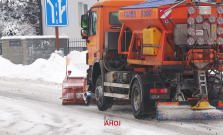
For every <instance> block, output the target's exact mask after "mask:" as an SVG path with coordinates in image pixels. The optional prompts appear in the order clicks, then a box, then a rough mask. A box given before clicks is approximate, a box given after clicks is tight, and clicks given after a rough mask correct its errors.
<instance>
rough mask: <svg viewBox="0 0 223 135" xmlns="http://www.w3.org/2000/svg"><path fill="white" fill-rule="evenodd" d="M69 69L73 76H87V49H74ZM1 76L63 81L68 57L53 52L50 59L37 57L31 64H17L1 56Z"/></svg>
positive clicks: (70, 56)
mask: <svg viewBox="0 0 223 135" xmlns="http://www.w3.org/2000/svg"><path fill="white" fill-rule="evenodd" d="M68 57H69V58H71V62H70V65H69V66H68V70H71V71H72V74H71V75H72V76H81V77H85V76H86V70H87V68H88V66H87V65H86V64H85V61H86V51H85V52H78V51H72V52H71V53H70V54H69V55H68ZM0 63H1V65H0V77H7V78H19V79H31V80H36V79H41V80H44V81H49V82H55V83H62V81H63V79H64V77H65V74H66V57H61V56H60V55H58V54H56V53H53V54H51V56H50V58H49V59H48V60H45V59H37V60H36V61H35V62H34V63H33V64H31V65H16V64H13V63H11V62H10V61H9V60H7V59H4V58H2V57H0Z"/></svg>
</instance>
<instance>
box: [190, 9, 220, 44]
mask: <svg viewBox="0 0 223 135" xmlns="http://www.w3.org/2000/svg"><path fill="white" fill-rule="evenodd" d="M195 12H196V11H195V8H194V7H192V6H190V7H188V9H187V13H188V15H189V17H188V19H187V23H188V26H189V28H188V29H187V34H188V36H189V37H188V39H187V44H188V45H190V46H192V45H194V44H195V43H196V44H197V45H204V44H205V43H207V44H208V45H214V44H215V39H214V38H212V37H209V38H207V39H206V38H204V37H202V36H201V37H200V36H199V37H198V38H197V39H195V37H194V36H196V29H194V28H193V26H192V25H194V24H202V28H203V30H210V28H211V27H210V26H211V24H216V23H217V24H218V27H217V30H216V32H217V35H218V36H217V40H216V43H217V44H218V45H223V38H222V37H220V36H221V35H223V27H221V26H219V25H223V17H221V16H219V15H218V16H219V17H217V18H216V16H215V15H209V17H208V18H204V16H202V15H200V14H199V15H197V16H196V17H191V15H194V14H195ZM196 13H197V12H196ZM217 13H218V14H221V15H222V14H223V6H218V7H217ZM209 35H211V34H210V33H209Z"/></svg>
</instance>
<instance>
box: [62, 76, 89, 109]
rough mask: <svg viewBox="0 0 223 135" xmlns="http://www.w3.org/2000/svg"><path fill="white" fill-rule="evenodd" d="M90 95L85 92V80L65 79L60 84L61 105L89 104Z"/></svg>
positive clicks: (81, 78) (76, 78) (79, 78)
mask: <svg viewBox="0 0 223 135" xmlns="http://www.w3.org/2000/svg"><path fill="white" fill-rule="evenodd" d="M90 98H91V94H90V93H88V92H87V91H86V78H83V77H65V79H64V81H63V84H62V104H63V105H66V104H86V105H89V104H90Z"/></svg>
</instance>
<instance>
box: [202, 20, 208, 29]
mask: <svg viewBox="0 0 223 135" xmlns="http://www.w3.org/2000/svg"><path fill="white" fill-rule="evenodd" d="M203 29H205V30H207V29H209V23H207V22H204V23H203Z"/></svg>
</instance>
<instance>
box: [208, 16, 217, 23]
mask: <svg viewBox="0 0 223 135" xmlns="http://www.w3.org/2000/svg"><path fill="white" fill-rule="evenodd" d="M215 21H216V17H215V16H214V15H211V16H210V17H209V22H210V23H214V22H215Z"/></svg>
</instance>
